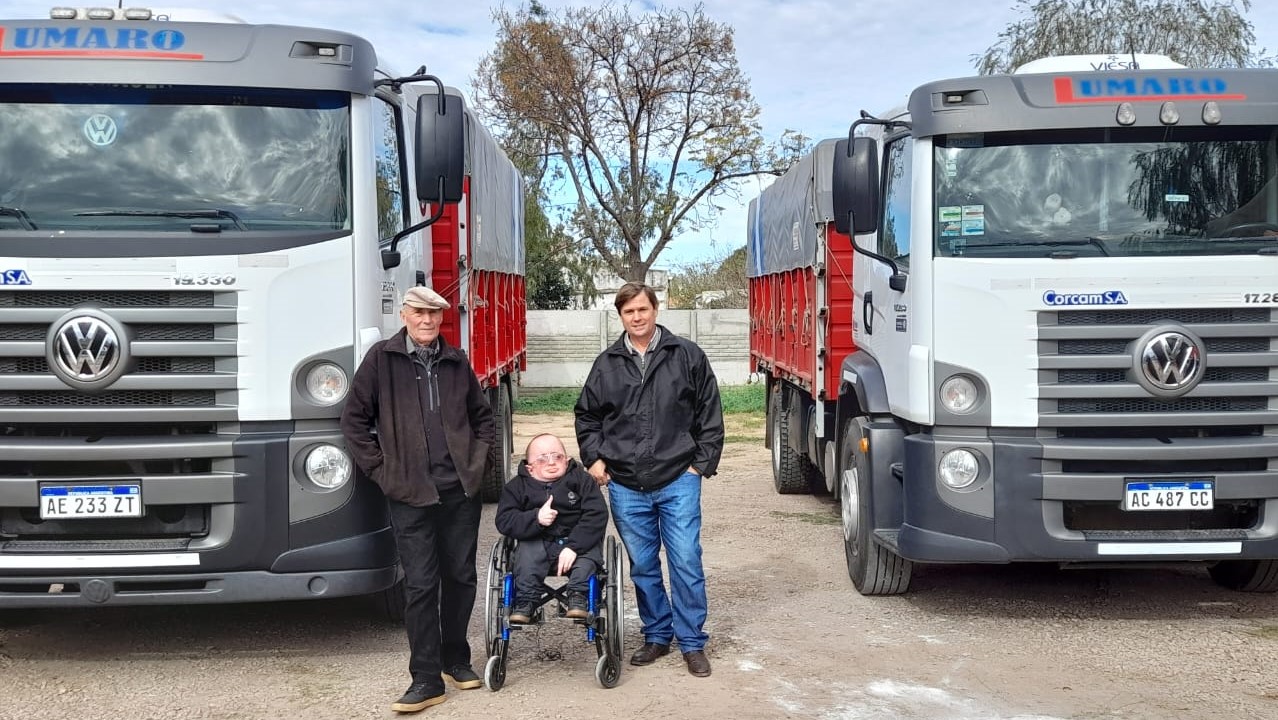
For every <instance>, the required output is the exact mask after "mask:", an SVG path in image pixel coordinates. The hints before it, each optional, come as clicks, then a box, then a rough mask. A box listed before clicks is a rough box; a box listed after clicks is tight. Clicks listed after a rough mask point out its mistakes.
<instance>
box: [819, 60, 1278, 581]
mask: <svg viewBox="0 0 1278 720" xmlns="http://www.w3.org/2000/svg"><path fill="white" fill-rule="evenodd" d="M1137 64H1139V63H1137ZM1105 65H1106V63H1104V62H1101V63H1100V66H1105ZM1110 65H1113V64H1112V63H1110ZM1093 67H1097V65H1096V64H1088V63H1084V64H1082V65H1078V66H1076V67H1075V68H1074V69H1068V65H1067V66H1066V68H1062V67H1061V64H1060V63H1047V64H1045V65H1040V66H1039V67H1038V70H1039V71H1036V72H1030V73H1026V74H1011V75H1001V76H982V77H969V78H959V79H952V80H943V81H939V82H933V83H929V84H927V85H924V86H922V87H919V88H917V89H916V90H914V91H913V93H912V94H911V95H910V99H909V104H908V108H905V109H902V110H901V111H898V112H896V113H892V114H890V115H888V116H885V117H882V118H876V117H872V116H868V115H866V116H864V117H862V118H861V119H860V120H858V121H857V122H855V123H854V124H853V127H852V129H851V130H850V132H849V138H848V139H847V140H843V141H841V142H840V144H839V147H838V148H837V149H836V152H835V165H834V169H833V180H832V181H833V187H834V198H833V200H834V216H835V223H836V224H837V225H838V228H839V230H840V231H843V232H848V231H850V232H852V233H853V235H854V238H855V243H856V251H857V258H856V261H855V263H854V272H853V281H852V285H853V289H854V293H855V303H854V305H855V308H854V310H855V330H854V342H855V345H856V347H857V351H856V352H854V353H852V354H851V355H849V356H848V357H847V358H846V359H845V360H844V362H843V366H842V370H841V385H840V402H839V407H840V410H839V418H838V422H839V424H838V427H839V428H840V429H841V431H840V432H841V435H840V441H839V448H838V454H837V457H838V460H837V467H836V468H835V470H836V472H837V473H838V483H837V486H836V487H835V490H834V491H835V492H836V493H838V494H839V496H840V498H841V504H842V515H843V528H844V540H845V548H846V554H847V561H848V570H849V574H850V575H851V578H852V581H853V583H854V584H855V585H856V587H857V588H858V589H859V590H860V591H861V592H862V593H865V594H871V595H874V594H889V593H898V592H903V591H905V590H906V589H907V588H908V586H909V581H910V576H911V572H912V563H1008V562H1019V561H1038V562H1053V563H1060V564H1062V565H1081V566H1092V565H1106V566H1112V565H1119V566H1123V567H1133V568H1135V567H1139V566H1140V565H1142V564H1149V563H1166V562H1169V561H1185V562H1193V563H1201V564H1204V565H1207V566H1208V567H1209V568H1210V572H1211V576H1212V577H1213V578H1214V579H1215V580H1216V581H1217V582H1219V583H1220V584H1222V585H1225V586H1228V587H1231V588H1235V589H1239V590H1250V591H1266V592H1272V591H1274V590H1278V323H1276V322H1275V319H1276V317H1275V313H1276V312H1278V72H1275V71H1273V70H1256V69H1231V70H1220V69H1217V70H1191V69H1185V68H1175V67H1163V68H1162V69H1131V68H1130V67H1129V68H1126V69H1122V70H1116V71H1101V72H1097V71H1094V70H1093V69H1092V68H1093Z"/></svg>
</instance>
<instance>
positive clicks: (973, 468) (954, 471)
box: [937, 448, 981, 490]
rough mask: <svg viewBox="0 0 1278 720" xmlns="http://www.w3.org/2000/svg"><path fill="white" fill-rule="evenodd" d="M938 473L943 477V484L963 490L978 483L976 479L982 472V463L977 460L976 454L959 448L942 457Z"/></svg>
mask: <svg viewBox="0 0 1278 720" xmlns="http://www.w3.org/2000/svg"><path fill="white" fill-rule="evenodd" d="M937 471H938V472H939V473H940V475H941V482H943V483H945V484H946V485H947V486H948V487H952V488H954V489H955V490H962V489H963V488H965V487H967V486H969V485H971V484H972V483H974V482H976V477H977V475H979V474H980V472H981V463H980V461H979V460H977V459H976V453H974V452H972V451H971V450H967V449H964V448H958V449H957V450H950V451H949V452H947V453H945V454H944V455H942V456H941V462H940V465H939V467H938V468H937Z"/></svg>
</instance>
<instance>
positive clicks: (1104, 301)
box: [1043, 290, 1127, 307]
mask: <svg viewBox="0 0 1278 720" xmlns="http://www.w3.org/2000/svg"><path fill="white" fill-rule="evenodd" d="M1043 304H1044V305H1053V306H1057V307H1059V306H1062V305H1126V304H1127V295H1125V294H1124V293H1123V291H1122V290H1105V291H1104V292H1090V293H1063V292H1056V291H1055V290H1048V291H1047V292H1045V293H1043Z"/></svg>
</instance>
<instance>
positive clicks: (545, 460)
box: [528, 452, 568, 465]
mask: <svg viewBox="0 0 1278 720" xmlns="http://www.w3.org/2000/svg"><path fill="white" fill-rule="evenodd" d="M567 458H568V456H567V455H564V454H563V453H558V452H555V453H543V454H541V455H538V456H537V457H533V458H528V464H529V465H549V464H551V463H556V464H557V463H561V462H563V461H564V460H566V459H567Z"/></svg>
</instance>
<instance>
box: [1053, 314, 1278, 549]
mask: <svg viewBox="0 0 1278 720" xmlns="http://www.w3.org/2000/svg"><path fill="white" fill-rule="evenodd" d="M1275 319H1278V318H1276V317H1275V311H1274V310H1271V309H1269V308H1187V309H1172V310H1161V309H1159V310H1060V311H1045V312H1040V313H1038V331H1039V342H1038V369H1039V373H1038V391H1039V408H1038V417H1039V427H1040V428H1041V429H1040V431H1039V441H1040V442H1041V444H1042V453H1043V457H1042V460H1043V480H1044V495H1043V499H1044V500H1048V501H1052V500H1055V501H1058V502H1059V508H1060V510H1061V522H1062V524H1063V526H1064V527H1065V528H1066V529H1068V530H1073V531H1080V532H1083V533H1085V534H1088V536H1089V537H1090V536H1091V535H1092V534H1096V533H1117V534H1118V535H1117V537H1122V538H1127V539H1138V538H1141V537H1149V538H1154V537H1161V536H1160V535H1159V533H1171V534H1172V535H1175V536H1176V537H1180V536H1181V535H1184V533H1187V532H1191V531H1192V532H1198V533H1202V534H1204V535H1203V538H1199V539H1204V538H1208V537H1216V536H1220V537H1225V536H1227V535H1228V534H1229V533H1237V532H1241V531H1245V530H1249V529H1252V528H1254V527H1256V526H1257V524H1258V523H1259V522H1260V521H1261V519H1260V518H1261V515H1260V511H1259V508H1260V504H1259V503H1260V498H1261V497H1268V496H1271V495H1278V492H1273V491H1265V492H1259V489H1260V488H1270V487H1273V477H1272V476H1273V473H1272V471H1271V468H1278V437H1274V436H1273V435H1272V434H1271V433H1272V431H1273V430H1274V426H1278V323H1275V322H1274V320H1275ZM1167 325H1170V326H1179V327H1180V328H1183V329H1185V330H1188V331H1189V332H1191V333H1193V334H1194V335H1196V336H1198V337H1199V338H1200V339H1201V340H1202V341H1203V345H1204V355H1203V357H1204V358H1205V366H1206V371H1205V373H1204V375H1203V378H1202V380H1201V381H1200V382H1199V384H1198V385H1197V386H1196V387H1195V388H1194V389H1193V390H1191V391H1190V392H1188V393H1186V394H1184V395H1181V396H1179V397H1173V398H1162V397H1156V396H1154V395H1153V394H1152V393H1151V392H1149V391H1148V390H1146V389H1145V387H1144V386H1143V385H1141V384H1140V383H1139V382H1138V381H1137V379H1136V375H1135V373H1136V372H1138V369H1137V366H1136V361H1135V355H1134V353H1135V352H1137V350H1138V348H1136V347H1135V346H1136V343H1137V341H1138V340H1139V339H1140V338H1141V337H1142V336H1144V335H1145V334H1146V333H1147V332H1149V331H1150V330H1152V329H1154V328H1156V327H1160V326H1167ZM1133 478H1141V479H1148V478H1160V479H1175V478H1186V479H1188V478H1209V479H1211V480H1213V481H1214V482H1215V487H1216V509H1215V510H1213V511H1210V512H1206V513H1203V512H1194V513H1177V512H1172V513H1132V512H1124V511H1123V510H1121V503H1122V488H1123V486H1124V485H1123V484H1124V482H1125V481H1127V480H1129V479H1133ZM1222 533H1223V534H1222ZM1186 537H1187V536H1186ZM1181 539H1184V538H1181Z"/></svg>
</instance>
